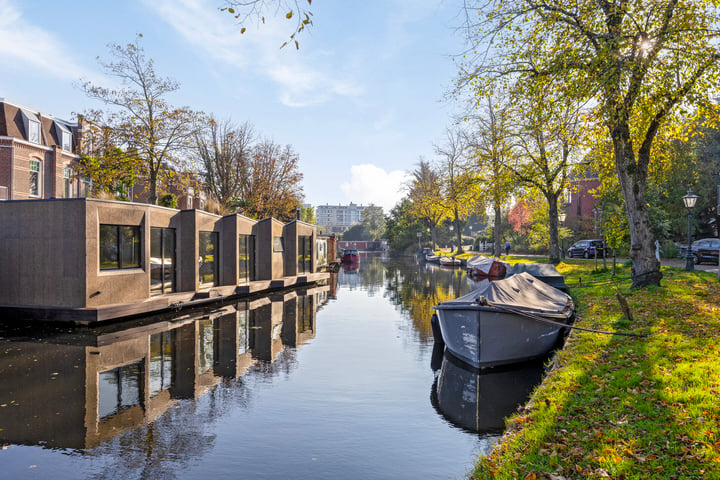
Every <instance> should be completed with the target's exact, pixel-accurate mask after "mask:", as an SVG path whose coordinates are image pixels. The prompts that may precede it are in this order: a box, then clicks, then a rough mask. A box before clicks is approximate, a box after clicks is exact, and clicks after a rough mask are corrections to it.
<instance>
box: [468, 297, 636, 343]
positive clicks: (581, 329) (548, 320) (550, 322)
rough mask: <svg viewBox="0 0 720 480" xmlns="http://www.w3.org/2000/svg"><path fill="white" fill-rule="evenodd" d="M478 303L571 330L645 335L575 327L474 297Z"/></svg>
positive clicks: (626, 335)
mask: <svg viewBox="0 0 720 480" xmlns="http://www.w3.org/2000/svg"><path fill="white" fill-rule="evenodd" d="M476 301H477V302H478V304H480V305H483V306H488V307H493V308H497V309H499V310H505V311H506V312H510V313H514V314H516V315H521V316H523V317H527V318H531V319H533V320H537V321H538V322H543V323H548V324H550V325H555V326H558V327H566V328H571V329H573V330H580V331H583V332H590V333H601V334H603V335H618V336H622V337H640V338H645V337H647V335H645V334H642V333H631V332H609V331H606V330H595V329H593V328H583V327H576V326H575V325H568V324H567V323H562V322H557V321H555V320H550V319H549V318H545V317H541V316H539V315H535V314H533V313H529V312H525V311H523V310H519V309H516V308H513V307H508V306H507V305H501V304H498V303H493V302H490V301H488V300H487V299H486V298H485V297H478V298H477V299H476Z"/></svg>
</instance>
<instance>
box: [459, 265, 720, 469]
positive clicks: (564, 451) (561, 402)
mask: <svg viewBox="0 0 720 480" xmlns="http://www.w3.org/2000/svg"><path fill="white" fill-rule="evenodd" d="M524 261H527V260H526V259H525V260H524ZM593 266H594V264H593V262H586V261H577V260H576V261H573V260H566V261H565V262H564V263H561V264H560V265H559V266H558V270H560V271H561V272H562V273H563V274H565V275H566V282H567V284H568V285H570V286H573V288H571V294H572V296H573V297H574V298H575V300H576V302H577V305H578V312H579V317H578V321H577V325H578V326H581V327H587V328H593V329H599V330H613V331H620V330H622V331H628V332H633V333H641V334H646V335H647V337H645V338H637V337H622V336H609V335H600V334H594V333H587V332H580V331H577V330H575V331H573V332H572V333H571V334H570V336H569V337H568V340H567V344H566V348H565V349H563V350H562V351H561V352H559V353H558V355H557V356H556V358H555V360H554V364H553V369H552V370H551V371H550V373H549V374H548V376H547V378H546V380H545V381H544V382H543V384H542V385H540V386H539V387H538V388H537V390H536V391H535V393H534V394H533V397H532V399H531V401H530V403H529V404H528V405H527V406H526V408H525V409H523V410H522V411H521V412H520V413H518V414H517V415H515V416H514V417H513V418H511V419H510V420H509V421H508V430H507V433H506V435H505V437H503V440H502V441H501V442H500V443H499V444H498V446H497V447H496V448H495V450H494V451H493V452H492V454H491V455H490V456H487V457H482V458H480V459H479V461H478V463H477V465H476V468H475V470H474V472H472V473H471V475H472V477H473V478H477V479H490V478H493V479H530V480H532V479H548V480H561V479H580V478H583V479H584V478H612V479H638V480H640V479H643V480H645V479H651V478H657V479H696V478H713V479H718V478H720V419H719V418H718V417H719V416H720V341H719V340H720V335H719V334H720V285H718V281H717V276H716V275H715V274H710V273H707V272H700V271H698V272H686V271H684V270H681V269H677V268H670V267H663V275H664V277H663V280H662V287H660V288H647V289H643V290H640V291H630V289H629V288H630V282H629V281H627V280H626V281H621V282H619V283H605V282H609V281H612V280H613V278H611V276H610V272H609V271H600V272H596V271H594V269H593ZM629 275H630V271H629V268H628V267H623V266H620V267H619V268H618V271H617V275H616V278H618V277H620V278H623V277H629ZM580 280H581V281H582V283H580V284H578V282H579V281H580ZM576 284H577V286H574V285H576ZM618 292H619V293H621V294H623V295H625V296H626V298H627V300H628V303H629V305H630V308H631V313H632V315H633V317H634V320H633V321H629V320H628V319H627V318H625V316H624V315H623V313H622V310H621V308H620V305H619V302H618V300H617V298H616V293H618Z"/></svg>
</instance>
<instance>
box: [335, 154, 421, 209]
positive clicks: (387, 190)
mask: <svg viewBox="0 0 720 480" xmlns="http://www.w3.org/2000/svg"><path fill="white" fill-rule="evenodd" d="M407 180H408V173H407V172H404V171H402V170H393V171H392V172H386V171H385V170H383V169H382V168H380V167H378V166H376V165H372V164H364V165H353V166H352V167H350V181H349V182H345V183H343V184H342V185H341V186H340V189H341V190H342V191H343V193H345V195H347V197H348V198H349V199H350V201H352V202H354V203H361V204H363V205H369V204H371V203H372V204H374V205H378V206H380V207H382V208H383V212H385V213H386V214H387V213H389V212H390V210H392V208H393V207H394V206H395V204H397V203H398V202H399V201H400V200H401V199H402V198H403V197H404V196H405V194H406V190H405V186H404V183H405V182H407Z"/></svg>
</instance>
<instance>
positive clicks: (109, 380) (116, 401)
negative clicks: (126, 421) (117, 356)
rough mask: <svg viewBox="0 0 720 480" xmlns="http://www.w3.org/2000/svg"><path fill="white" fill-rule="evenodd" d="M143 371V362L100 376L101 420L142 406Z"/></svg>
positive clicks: (99, 408)
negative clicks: (136, 406) (127, 409)
mask: <svg viewBox="0 0 720 480" xmlns="http://www.w3.org/2000/svg"><path fill="white" fill-rule="evenodd" d="M142 371H143V362H138V363H133V364H131V365H124V366H122V367H118V368H115V369H113V370H109V371H107V372H102V373H100V374H99V375H98V390H99V393H100V395H99V397H100V402H99V405H98V416H99V417H100V418H101V419H102V418H106V417H109V416H111V415H115V414H116V413H118V412H120V411H122V410H125V409H126V408H130V407H133V406H135V405H140V404H141V400H142V393H143V392H142V385H143V382H142Z"/></svg>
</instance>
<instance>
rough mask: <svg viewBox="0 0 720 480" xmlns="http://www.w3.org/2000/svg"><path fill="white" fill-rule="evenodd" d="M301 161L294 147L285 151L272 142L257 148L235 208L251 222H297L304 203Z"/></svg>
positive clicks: (265, 142)
mask: <svg viewBox="0 0 720 480" xmlns="http://www.w3.org/2000/svg"><path fill="white" fill-rule="evenodd" d="M299 161H300V157H299V156H298V154H297V153H295V151H293V149H292V147H291V146H290V145H286V146H285V147H282V146H280V145H279V144H276V143H275V142H273V141H272V140H269V139H265V140H263V141H262V142H260V143H259V144H257V145H255V148H254V149H253V154H252V155H251V157H250V163H249V165H248V170H247V176H246V178H245V181H244V182H243V183H242V187H241V189H240V196H239V198H238V199H237V200H236V201H235V202H234V206H235V207H236V208H237V209H238V210H239V211H240V213H242V214H244V215H246V216H248V217H250V218H257V219H261V218H267V217H274V218H277V219H278V220H282V221H290V220H293V219H294V218H295V212H296V208H297V205H298V204H299V203H301V202H300V201H301V199H302V186H301V185H300V182H301V181H302V178H303V175H302V173H300V171H299V170H298V162H299Z"/></svg>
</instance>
